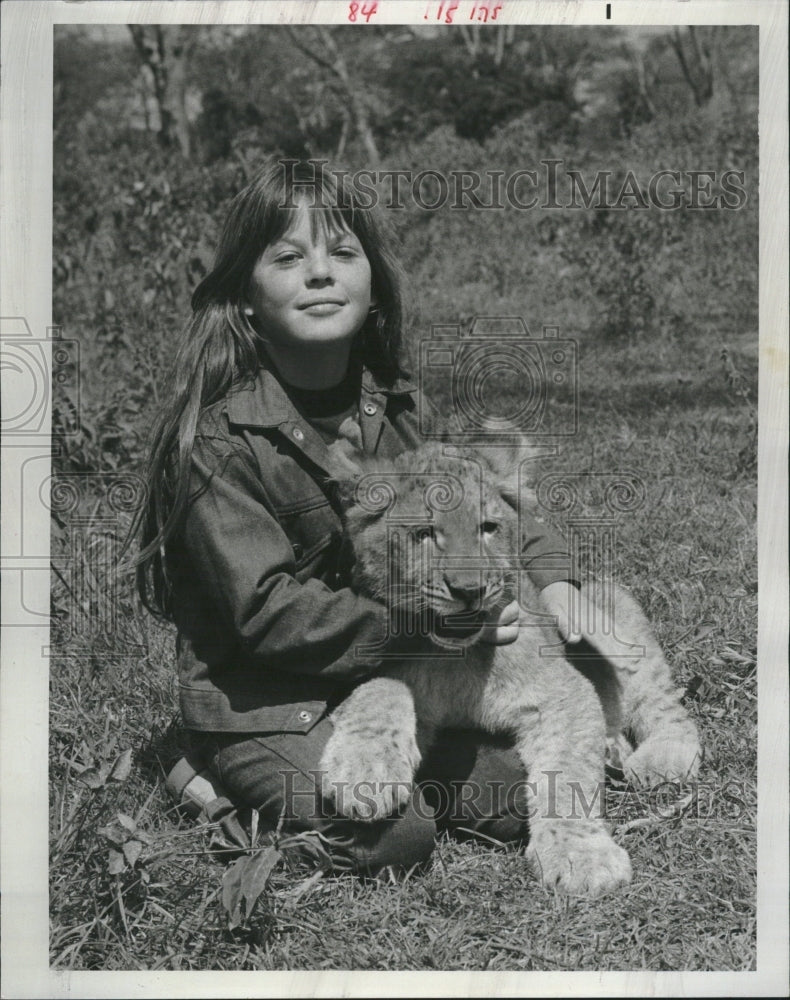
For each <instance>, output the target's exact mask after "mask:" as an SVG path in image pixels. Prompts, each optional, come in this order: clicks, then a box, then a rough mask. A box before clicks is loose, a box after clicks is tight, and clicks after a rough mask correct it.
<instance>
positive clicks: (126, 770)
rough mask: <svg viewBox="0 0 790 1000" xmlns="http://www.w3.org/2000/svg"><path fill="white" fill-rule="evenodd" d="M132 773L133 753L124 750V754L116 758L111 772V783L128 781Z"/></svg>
mask: <svg viewBox="0 0 790 1000" xmlns="http://www.w3.org/2000/svg"><path fill="white" fill-rule="evenodd" d="M131 773H132V751H131V749H129V750H124V752H123V753H122V754H121V755H120V756H119V757H117V758H116V760H115V763H114V764H113V766H112V770H111V771H110V781H126V779H127V778H128V777H129V775H130V774H131Z"/></svg>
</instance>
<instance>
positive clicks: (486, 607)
mask: <svg viewBox="0 0 790 1000" xmlns="http://www.w3.org/2000/svg"><path fill="white" fill-rule="evenodd" d="M350 500H351V505H350V507H349V508H348V510H347V512H346V532H347V536H348V539H349V541H350V543H351V545H352V548H353V551H354V556H355V564H354V571H353V572H354V584H355V587H356V588H357V589H358V590H359V591H360V592H362V593H364V594H366V595H367V596H369V597H373V598H375V599H376V600H379V601H381V602H383V603H385V604H387V605H388V606H389V607H390V608H393V609H403V610H404V611H405V612H407V613H408V615H410V616H411V617H412V618H413V617H414V616H415V615H417V616H418V617H419V618H421V619H423V620H427V621H428V623H429V629H430V632H431V633H432V634H433V635H434V636H437V635H438V636H439V637H446V638H448V639H453V640H459V641H474V639H475V638H476V637H477V635H478V634H479V631H480V628H481V626H482V624H483V620H484V618H485V617H486V613H487V612H489V611H490V610H491V609H492V608H495V607H497V606H500V607H501V606H503V605H504V604H506V603H507V602H508V600H510V599H511V597H510V594H511V592H512V588H511V586H510V577H511V576H512V572H513V571H515V569H516V568H517V558H518V537H517V535H518V531H517V525H518V519H517V516H516V513H515V511H514V510H513V508H512V507H510V506H509V505H508V503H507V502H506V501H505V500H504V499H503V498H502V496H501V494H500V492H499V489H498V487H497V485H496V484H495V483H494V482H493V477H492V475H491V472H490V470H489V469H488V468H487V467H486V465H485V464H484V463H482V462H480V461H476V460H474V458H473V457H470V458H468V459H467V460H462V459H459V458H447V457H446V456H444V455H443V454H442V451H441V447H438V446H425V447H424V448H421V449H420V450H419V451H418V452H412V453H409V454H406V455H403V456H400V457H399V458H398V459H396V460H394V461H392V462H388V463H386V464H385V463H377V464H376V466H375V468H371V467H370V466H368V468H367V469H366V471H364V472H363V474H362V476H361V477H360V478H359V479H358V480H357V482H356V485H355V488H354V489H353V490H352V491H350Z"/></svg>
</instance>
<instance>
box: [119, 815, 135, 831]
mask: <svg viewBox="0 0 790 1000" xmlns="http://www.w3.org/2000/svg"><path fill="white" fill-rule="evenodd" d="M118 822H119V823H120V824H121V826H122V827H123V828H124V829H125V830H128V831H129V832H130V833H134V831H135V830H136V829H137V824H136V823H135V821H134V820H133V819H132V817H131V816H127V815H126V813H122V812H119V813H118Z"/></svg>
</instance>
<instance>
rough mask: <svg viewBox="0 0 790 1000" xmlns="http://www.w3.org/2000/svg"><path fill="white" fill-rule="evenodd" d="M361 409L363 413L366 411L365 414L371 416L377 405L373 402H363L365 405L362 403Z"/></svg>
mask: <svg viewBox="0 0 790 1000" xmlns="http://www.w3.org/2000/svg"><path fill="white" fill-rule="evenodd" d="M362 409H363V410H364V411H365V413H366V414H367V415H368V416H369V417H372V416H373V414H374V413H375V412H376V410H377V409H378V407H377V406H376V404H375V403H365V405H364V406H363V407H362Z"/></svg>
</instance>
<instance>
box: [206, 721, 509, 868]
mask: <svg viewBox="0 0 790 1000" xmlns="http://www.w3.org/2000/svg"><path fill="white" fill-rule="evenodd" d="M331 734H332V723H331V721H330V720H329V719H328V718H324V719H321V720H320V721H319V722H318V723H317V724H316V725H315V726H314V727H313V728H312V729H311V730H310V731H309V732H299V733H257V734H252V733H196V732H194V733H193V734H192V736H193V743H194V745H195V748H196V749H199V750H200V751H201V753H202V754H203V757H204V759H205V761H206V763H207V764H208V765H209V767H210V768H211V769H212V770H213V771H214V773H215V774H216V775H217V777H218V778H219V779H220V781H221V782H222V784H223V785H224V786H225V788H226V789H227V791H228V793H229V794H230V795H231V797H232V798H233V799H234V800H235V801H236V802H237V803H238V804H240V805H247V806H250V807H252V808H255V809H257V810H258V811H259V813H260V816H261V819H262V820H263V822H264V823H265V824H266V825H268V826H270V827H271V828H272V829H274V828H276V827H277V825H278V823H281V830H282V833H283V834H295V833H300V832H303V831H308V830H314V831H317V832H319V833H320V834H322V843H323V845H324V847H325V848H326V849H327V850H328V852H329V854H330V857H331V860H332V863H333V865H334V867H335V868H337V869H343V870H350V871H355V872H357V873H359V874H363V875H374V874H375V873H376V872H378V871H380V870H381V869H382V868H385V867H387V866H393V867H395V868H400V869H405V868H410V867H412V866H413V865H418V864H422V863H423V862H425V861H427V860H428V858H429V857H430V855H431V853H432V851H433V847H434V843H435V838H436V834H437V832H439V831H441V830H449V831H451V832H452V833H453V834H454V835H455V836H459V837H470V836H471V837H474V836H476V835H483V836H484V837H490V838H493V839H494V840H497V841H500V842H513V841H520V840H526V838H527V836H528V827H527V820H526V817H527V805H526V801H527V800H526V794H525V793H526V789H525V787H524V786H525V782H526V774H525V772H524V768H523V765H522V763H521V760H520V758H519V757H518V755H517V753H516V751H515V750H514V749H513V747H512V745H511V744H509V743H508V742H506V741H504V740H497V739H496V738H495V737H492V736H490V735H488V734H484V733H481V732H478V731H476V730H447V731H445V732H444V733H442V734H440V738H439V740H438V742H437V743H436V744H435V745H434V746H433V747H432V748H431V749H430V750H429V752H428V753H427V754H426V756H425V757H424V758H423V762H422V765H421V766H420V770H419V772H418V773H417V777H416V781H415V784H414V789H413V791H412V795H411V799H410V800H409V801H408V802H407V804H406V806H405V807H404V808H403V809H401V810H400V812H399V813H397V814H395V815H393V816H390V817H387V818H386V819H384V820H379V821H377V822H374V823H363V822H358V821H353V820H349V819H347V818H345V817H343V816H341V815H339V814H337V813H336V812H335V811H334V810H333V809H332V807H331V805H330V804H329V803H327V802H326V801H325V800H324V799H323V797H322V796H321V792H320V775H319V773H318V768H319V761H320V760H321V755H322V753H323V750H324V747H325V746H326V742H327V740H328V739H329V737H330V735H331Z"/></svg>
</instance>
